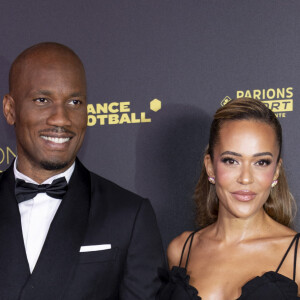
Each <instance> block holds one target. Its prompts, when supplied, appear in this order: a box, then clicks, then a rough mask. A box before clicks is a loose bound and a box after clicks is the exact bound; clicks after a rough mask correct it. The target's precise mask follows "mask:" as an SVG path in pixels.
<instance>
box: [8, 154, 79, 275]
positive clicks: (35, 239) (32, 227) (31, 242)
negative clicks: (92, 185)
mask: <svg viewBox="0 0 300 300" xmlns="http://www.w3.org/2000/svg"><path fill="white" fill-rule="evenodd" d="M74 168H75V162H74V163H73V164H72V166H71V167H70V168H69V169H67V170H66V171H65V172H63V173H60V174H57V175H55V176H52V177H50V178H48V179H47V180H45V181H44V182H43V183H42V184H51V183H52V181H53V180H55V179H57V178H60V177H65V178H66V180H67V182H68V183H69V180H70V178H71V175H72V174H73V171H74ZM14 174H15V178H18V179H23V180H25V181H26V182H28V183H34V184H38V183H37V182H35V181H34V180H32V179H31V178H29V177H28V176H26V175H24V174H22V173H20V172H19V171H18V170H17V159H16V160H15V163H14ZM60 203H61V199H55V198H52V197H50V196H48V195H47V194H46V193H39V194H37V195H36V196H35V197H34V198H33V199H30V200H26V201H23V202H21V203H19V211H20V215H21V224H22V232H23V239H24V245H25V250H26V255H27V260H28V263H29V268H30V272H31V273H32V271H33V269H34V267H35V264H36V262H37V260H38V258H39V255H40V253H41V250H42V248H43V245H44V242H45V240H46V237H47V234H48V231H49V228H50V225H51V222H52V220H53V218H54V216H55V214H56V212H57V209H58V207H59V205H60Z"/></svg>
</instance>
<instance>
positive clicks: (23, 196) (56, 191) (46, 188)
mask: <svg viewBox="0 0 300 300" xmlns="http://www.w3.org/2000/svg"><path fill="white" fill-rule="evenodd" d="M67 188H68V183H67V180H66V178H65V177H61V178H58V179H55V180H53V182H52V183H51V184H34V183H28V182H25V181H24V180H22V179H16V187H15V194H16V198H17V201H18V203H21V202H23V201H26V200H29V199H32V198H34V197H35V196H36V195H37V194H38V193H46V194H47V195H48V196H50V197H53V198H56V199H62V198H63V196H64V194H65V193H66V191H67Z"/></svg>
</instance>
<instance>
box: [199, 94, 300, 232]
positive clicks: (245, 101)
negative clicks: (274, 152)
mask: <svg viewBox="0 0 300 300" xmlns="http://www.w3.org/2000/svg"><path fill="white" fill-rule="evenodd" d="M237 120H255V121H259V122H263V123H266V124H268V125H270V126H271V127H272V128H273V129H274V131H275V134H276V138H277V142H278V146H279V155H278V159H277V163H278V162H279V160H280V158H281V148H282V129H281V125H280V123H279V121H278V119H277V117H276V116H275V114H274V113H273V112H272V111H271V110H270V109H269V108H267V107H266V106H265V104H263V103H262V102H261V101H259V100H255V99H251V98H238V99H235V100H231V101H230V102H229V103H227V104H226V105H225V106H223V107H221V108H219V109H218V110H217V112H216V113H215V115H214V120H213V122H212V124H211V128H210V136H209V144H208V146H207V148H206V150H205V155H206V154H209V155H210V157H211V160H213V159H214V155H213V154H214V147H215V145H216V143H217V142H218V138H219V133H220V129H221V128H222V125H223V124H224V123H225V122H228V121H237ZM194 199H195V202H196V222H197V225H198V226H200V227H205V226H207V225H210V224H212V223H214V222H215V221H216V220H217V218H218V210H219V200H218V197H217V194H216V189H215V186H214V185H213V184H210V183H209V181H208V176H207V173H206V169H205V166H204V163H203V165H202V170H201V174H200V178H199V181H198V183H197V185H196V189H195V193H194ZM264 209H265V211H266V213H267V214H268V215H269V216H270V217H271V218H273V219H274V220H275V221H277V222H279V223H281V224H283V225H286V226H288V227H292V222H293V219H294V216H295V212H296V203H295V200H294V197H293V196H292V194H291V193H290V191H289V187H288V183H287V179H286V175H285V172H284V168H283V164H281V166H280V172H279V177H278V184H277V185H276V186H275V187H273V188H272V189H271V193H270V195H269V197H268V199H267V201H266V203H265V204H264Z"/></svg>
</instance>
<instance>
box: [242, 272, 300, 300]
mask: <svg viewBox="0 0 300 300" xmlns="http://www.w3.org/2000/svg"><path fill="white" fill-rule="evenodd" d="M297 294H298V285H297V283H296V282H294V281H293V280H292V279H290V278H288V277H286V276H284V275H281V274H279V273H276V272H273V271H269V272H266V273H264V274H263V275H262V276H257V277H255V278H253V279H252V280H250V281H248V282H247V283H246V284H245V285H244V286H243V287H242V295H241V296H240V297H239V298H238V299H237V300H265V299H270V300H285V299H286V300H294V299H295V300H299V299H300V297H298V296H297Z"/></svg>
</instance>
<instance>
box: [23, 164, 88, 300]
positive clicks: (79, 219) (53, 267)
mask: <svg viewBox="0 0 300 300" xmlns="http://www.w3.org/2000/svg"><path fill="white" fill-rule="evenodd" d="M90 186H91V182H90V173H89V171H88V170H87V169H86V168H85V167H84V166H83V165H82V164H81V163H80V161H79V160H78V159H77V160H76V166H75V170H74V172H73V174H72V177H71V179H70V182H69V185H68V191H67V193H66V195H65V196H64V198H63V200H62V203H61V205H60V206H59V208H58V211H57V213H56V215H55V217H54V219H53V221H52V224H51V226H50V229H49V232H48V235H47V238H46V240H45V243H44V246H43V249H42V251H41V254H40V257H39V259H38V261H37V264H36V266H35V268H34V270H33V273H32V275H31V277H30V278H29V280H28V282H27V284H26V286H25V287H24V289H23V292H22V296H21V299H28V300H33V299H62V295H63V293H64V290H65V289H66V287H67V285H68V283H69V280H70V279H71V277H72V274H73V273H74V271H75V268H76V266H77V263H78V260H79V250H80V246H81V245H82V243H83V241H84V236H85V232H86V229H87V224H88V216H89V210H90V193H91V192H90V190H91V189H90Z"/></svg>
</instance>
